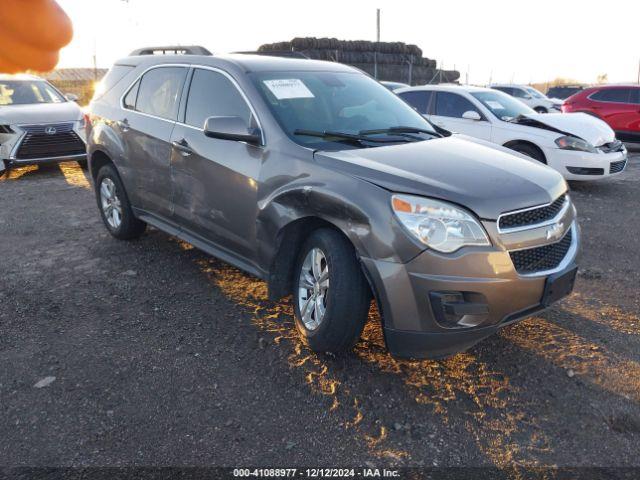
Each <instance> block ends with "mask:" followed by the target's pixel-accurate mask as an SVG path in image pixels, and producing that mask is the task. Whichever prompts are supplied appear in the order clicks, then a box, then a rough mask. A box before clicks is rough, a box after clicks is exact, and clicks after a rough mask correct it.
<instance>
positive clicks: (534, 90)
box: [524, 87, 547, 98]
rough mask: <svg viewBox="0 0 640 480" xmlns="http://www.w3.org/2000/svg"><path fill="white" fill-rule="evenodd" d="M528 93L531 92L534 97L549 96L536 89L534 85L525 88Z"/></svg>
mask: <svg viewBox="0 0 640 480" xmlns="http://www.w3.org/2000/svg"><path fill="white" fill-rule="evenodd" d="M524 89H525V90H526V91H527V93H529V95H531V96H532V97H533V98H547V97H546V95H545V94H544V93H542V92H539V91H538V90H536V89H535V88H533V87H525V88H524Z"/></svg>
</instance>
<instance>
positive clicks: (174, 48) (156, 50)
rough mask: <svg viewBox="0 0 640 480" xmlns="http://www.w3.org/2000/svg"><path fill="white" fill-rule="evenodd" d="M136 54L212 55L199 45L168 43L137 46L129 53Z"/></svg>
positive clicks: (131, 55)
mask: <svg viewBox="0 0 640 480" xmlns="http://www.w3.org/2000/svg"><path fill="white" fill-rule="evenodd" d="M136 55H213V54H212V53H211V52H210V51H209V50H207V49H206V48H204V47H201V46H199V45H168V46H165V47H144V48H138V49H136V50H134V51H133V52H131V53H130V54H129V56H130V57H133V56H136Z"/></svg>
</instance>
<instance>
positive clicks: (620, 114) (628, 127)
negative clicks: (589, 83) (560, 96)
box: [562, 85, 640, 142]
mask: <svg viewBox="0 0 640 480" xmlns="http://www.w3.org/2000/svg"><path fill="white" fill-rule="evenodd" d="M562 111H563V112H565V113H568V112H584V113H589V114H591V115H595V116H596V117H598V118H601V119H602V120H604V121H605V122H607V123H608V124H609V126H610V127H611V128H612V129H613V130H614V131H615V132H616V137H617V138H618V139H619V140H622V141H624V142H640V85H601V86H599V87H590V88H585V89H584V90H582V91H580V92H578V93H576V94H575V95H572V96H570V97H569V98H567V99H566V100H565V102H564V104H563V105H562Z"/></svg>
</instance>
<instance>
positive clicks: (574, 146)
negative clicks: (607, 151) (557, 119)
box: [556, 135, 597, 153]
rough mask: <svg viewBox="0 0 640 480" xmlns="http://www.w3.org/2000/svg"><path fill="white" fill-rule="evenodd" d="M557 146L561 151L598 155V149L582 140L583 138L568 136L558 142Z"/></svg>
mask: <svg viewBox="0 0 640 480" xmlns="http://www.w3.org/2000/svg"><path fill="white" fill-rule="evenodd" d="M556 145H558V147H559V148H560V149H561V150H578V151H580V152H589V153H596V152H597V150H596V147H594V146H593V145H591V144H590V143H589V142H586V141H584V140H582V139H581V138H576V137H571V136H569V135H566V136H564V137H560V138H558V139H557V140H556Z"/></svg>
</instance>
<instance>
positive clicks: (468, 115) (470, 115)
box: [462, 110, 482, 121]
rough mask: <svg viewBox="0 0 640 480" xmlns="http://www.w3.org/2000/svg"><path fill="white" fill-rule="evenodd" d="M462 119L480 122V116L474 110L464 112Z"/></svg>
mask: <svg viewBox="0 0 640 480" xmlns="http://www.w3.org/2000/svg"><path fill="white" fill-rule="evenodd" d="M462 118H466V119H467V120H475V121H478V120H482V117H481V116H480V114H479V113H478V112H476V111H475V110H469V111H466V112H464V113H463V114H462Z"/></svg>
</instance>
